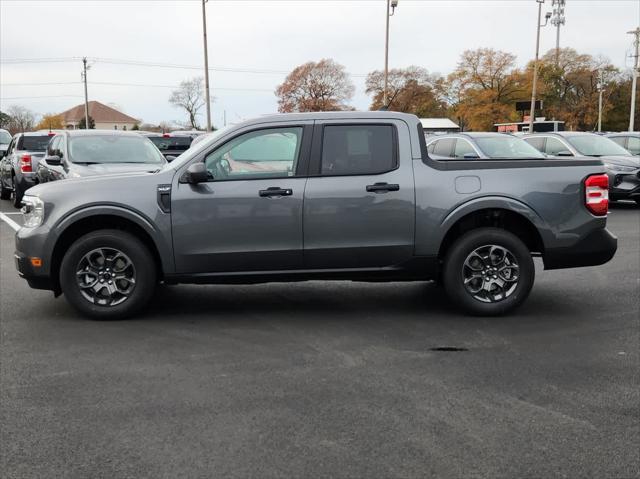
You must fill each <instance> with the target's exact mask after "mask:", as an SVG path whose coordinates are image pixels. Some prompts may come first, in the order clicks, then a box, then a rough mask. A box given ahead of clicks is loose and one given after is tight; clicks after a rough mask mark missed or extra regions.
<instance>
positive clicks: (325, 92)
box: [275, 58, 355, 113]
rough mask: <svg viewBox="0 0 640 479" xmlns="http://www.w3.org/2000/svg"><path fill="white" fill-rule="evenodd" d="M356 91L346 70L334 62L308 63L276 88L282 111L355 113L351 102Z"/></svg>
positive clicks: (298, 68) (327, 59) (295, 69)
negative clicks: (346, 111)
mask: <svg viewBox="0 0 640 479" xmlns="http://www.w3.org/2000/svg"><path fill="white" fill-rule="evenodd" d="M354 91H355V88H354V86H353V83H352V82H351V79H350V78H349V74H348V73H347V72H346V70H345V68H344V66H342V65H340V64H339V63H336V62H335V61H333V60H331V59H330V58H324V59H322V60H320V61H319V62H307V63H304V64H303V65H300V66H298V67H296V68H294V69H293V71H292V72H291V73H289V75H287V77H286V78H285V80H284V82H283V83H282V84H281V85H279V86H278V87H277V88H276V91H275V94H276V96H277V97H278V111H279V112H281V113H290V112H304V111H339V110H352V109H353V108H352V107H350V106H349V105H348V104H347V102H349V101H350V100H351V98H352V97H353V93H354Z"/></svg>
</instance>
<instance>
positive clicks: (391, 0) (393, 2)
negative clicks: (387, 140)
mask: <svg viewBox="0 0 640 479" xmlns="http://www.w3.org/2000/svg"><path fill="white" fill-rule="evenodd" d="M397 6H398V0H387V15H386V17H387V18H386V21H387V30H386V36H385V43H384V92H383V99H382V103H383V105H382V106H383V107H384V108H386V107H388V106H389V105H388V104H387V88H388V85H389V17H392V16H393V14H394V13H395V11H396V7H397Z"/></svg>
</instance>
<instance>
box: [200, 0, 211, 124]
mask: <svg viewBox="0 0 640 479" xmlns="http://www.w3.org/2000/svg"><path fill="white" fill-rule="evenodd" d="M207 1H208V0H202V39H203V41H204V97H205V102H206V106H207V131H211V101H210V97H209V53H208V51H207V13H206V9H205V7H204V4H205V3H207Z"/></svg>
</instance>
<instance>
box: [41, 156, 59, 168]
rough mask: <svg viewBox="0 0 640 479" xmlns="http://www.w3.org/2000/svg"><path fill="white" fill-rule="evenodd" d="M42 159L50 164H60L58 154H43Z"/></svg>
mask: <svg viewBox="0 0 640 479" xmlns="http://www.w3.org/2000/svg"><path fill="white" fill-rule="evenodd" d="M44 161H46V162H47V164H48V165H51V166H60V165H61V164H62V160H61V159H60V157H59V156H58V155H51V156H45V157H44Z"/></svg>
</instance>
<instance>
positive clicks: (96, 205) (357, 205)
mask: <svg viewBox="0 0 640 479" xmlns="http://www.w3.org/2000/svg"><path fill="white" fill-rule="evenodd" d="M607 188H608V180H607V175H606V173H605V170H604V167H603V165H602V163H601V162H600V161H599V160H597V159H574V158H572V159H569V160H564V159H543V160H541V159H532V160H528V159H518V160H513V159H501V160H472V161H470V160H459V161H458V160H446V161H436V160H433V159H431V158H429V156H428V152H427V149H426V144H425V138H424V134H423V131H422V127H421V125H420V122H419V120H418V118H416V117H415V116H413V115H408V114H402V113H393V112H365V113H362V112H348V113H304V114H287V115H276V116H269V117H263V118H259V119H256V120H253V121H248V122H245V123H242V124H238V125H235V126H232V127H229V128H226V129H224V130H219V131H218V132H216V134H215V135H213V136H212V137H211V138H210V139H207V140H206V141H203V142H201V143H199V144H198V145H197V146H196V147H194V148H192V149H190V150H188V151H187V152H185V153H184V154H182V155H181V156H180V158H178V159H176V160H175V161H174V162H172V163H170V164H167V165H165V166H163V167H161V168H159V169H158V170H157V171H153V172H146V173H137V174H127V175H109V176H101V177H94V178H84V179H69V180H65V181H59V182H54V183H51V184H47V185H39V186H36V187H34V188H32V189H30V190H29V191H28V192H27V194H26V195H25V197H24V207H23V213H24V222H25V223H24V227H23V228H22V229H20V230H19V231H18V232H17V233H16V253H15V260H16V266H17V269H18V271H19V273H20V275H21V276H23V277H24V278H25V279H26V280H27V281H28V283H29V285H30V286H31V287H33V288H40V289H49V290H52V291H54V293H55V295H56V296H57V295H59V294H61V293H64V294H65V296H66V298H67V300H68V301H69V302H70V303H71V304H72V305H73V306H74V307H76V308H77V309H78V310H80V311H81V312H82V313H84V314H86V315H89V316H92V317H97V318H103V319H110V318H117V317H123V316H127V315H131V314H133V313H135V312H136V311H139V310H140V308H142V307H143V306H144V305H145V304H146V303H147V302H148V301H149V300H150V299H151V297H152V294H153V292H154V289H155V287H156V285H157V284H158V283H159V282H164V283H167V284H176V283H259V282H272V281H299V280H310V279H329V280H355V281H424V280H435V281H438V282H440V283H442V284H443V285H444V287H445V289H446V291H447V293H448V294H449V296H450V297H451V298H452V300H453V302H454V303H455V304H456V305H458V306H459V307H461V308H462V309H463V310H464V311H466V312H469V313H471V314H477V315H497V314H501V313H505V312H507V311H509V310H511V309H513V308H514V307H516V306H518V305H519V304H521V303H522V302H523V301H524V299H525V298H526V297H527V295H528V294H529V292H530V290H531V287H532V285H533V281H534V274H535V269H534V263H533V259H532V257H533V256H539V257H542V260H543V262H544V266H545V268H546V269H554V268H569V267H576V266H590V265H598V264H602V263H605V262H607V261H608V260H610V259H611V258H612V257H613V255H614V254H615V251H616V247H617V240H616V238H615V237H614V236H613V235H612V234H611V233H609V231H608V230H607V229H606V221H607V209H608V196H607V194H608V189H607ZM69 192H72V193H73V194H70V193H69ZM558 294H561V293H558Z"/></svg>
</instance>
